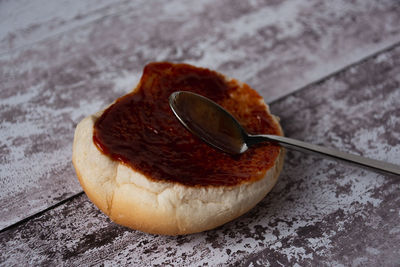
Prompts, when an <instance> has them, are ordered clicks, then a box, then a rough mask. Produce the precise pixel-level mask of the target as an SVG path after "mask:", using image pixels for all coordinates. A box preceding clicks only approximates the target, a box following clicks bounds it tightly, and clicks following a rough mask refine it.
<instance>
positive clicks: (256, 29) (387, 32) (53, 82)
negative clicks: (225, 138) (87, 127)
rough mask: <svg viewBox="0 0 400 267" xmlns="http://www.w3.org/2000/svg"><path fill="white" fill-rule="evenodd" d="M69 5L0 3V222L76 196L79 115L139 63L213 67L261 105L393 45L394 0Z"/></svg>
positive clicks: (397, 29) (98, 104)
mask: <svg viewBox="0 0 400 267" xmlns="http://www.w3.org/2000/svg"><path fill="white" fill-rule="evenodd" d="M74 2H75V1H74ZM71 3H72V2H70V1H66V2H63V3H61V4H59V5H58V4H54V3H51V4H50V1H49V2H46V1H45V0H41V2H25V1H22V0H18V1H15V2H10V1H3V2H1V3H0V5H1V6H0V7H1V8H0V9H1V20H2V22H4V23H0V28H1V31H0V33H1V34H0V38H1V40H0V43H1V45H0V46H1V47H2V48H3V47H4V49H3V50H2V54H1V55H0V81H1V83H0V106H1V109H0V118H1V119H0V129H1V131H0V151H1V154H0V155H1V156H0V185H1V190H0V203H1V204H0V229H1V228H4V227H6V226H8V225H10V224H12V223H15V222H17V221H18V220H20V219H23V218H25V217H26V216H29V215H31V214H34V213H36V212H38V211H41V210H43V209H46V208H47V207H49V206H51V205H53V204H56V203H58V202H59V201H60V200H63V199H66V198H67V197H69V196H71V195H74V194H76V193H77V192H80V191H81V188H80V186H79V184H78V182H77V180H76V177H75V174H74V171H73V169H72V165H71V162H70V159H71V143H72V138H73V132H74V128H75V126H76V124H77V122H78V121H79V120H80V119H82V118H83V117H84V116H86V115H89V114H91V113H93V112H95V111H97V110H99V109H101V108H103V107H104V106H106V105H107V104H108V103H110V102H111V101H113V100H114V99H115V98H116V97H118V96H120V95H123V94H125V93H126V92H128V91H129V90H130V88H132V87H133V86H134V85H135V83H136V81H137V79H138V78H139V76H140V73H141V71H142V68H143V66H144V65H145V64H146V63H147V62H149V61H161V60H170V61H184V62H188V63H193V64H196V65H199V66H206V67H210V68H212V69H217V70H219V71H221V72H223V73H225V74H227V75H229V76H233V77H235V78H238V79H240V80H242V81H245V82H248V83H249V84H250V85H251V86H253V87H254V88H255V89H257V90H258V91H259V92H260V93H261V94H262V95H263V96H264V97H265V98H266V100H267V101H271V100H273V99H276V98H278V97H280V96H283V95H286V94H287V93H289V92H292V91H293V90H296V89H298V88H300V87H302V86H304V85H306V84H308V83H310V82H312V81H315V80H318V79H320V78H321V77H323V76H325V75H328V74H330V73H331V72H333V71H336V70H338V69H341V68H342V67H343V66H346V65H348V64H351V63H354V62H355V61H357V60H359V59H360V58H363V57H365V56H368V55H370V54H371V53H375V52H376V51H379V50H381V49H382V48H385V47H387V46H390V45H392V44H393V43H396V42H399V41H400V24H399V23H398V21H400V9H399V5H398V2H397V1H388V0H386V1H379V2H377V1H374V0H367V1H356V2H351V3H350V2H348V1H330V2H327V1H321V0H313V1H305V0H297V1H288V0H287V1H282V2H276V1H273V2H266V3H264V2H258V1H248V2H246V1H236V2H232V1H217V2H216V1H211V0H207V1H196V4H194V3H192V2H185V1H179V0H174V1H168V2H164V1H162V2H161V1H154V2H148V1H143V2H136V1H135V3H131V1H126V2H121V1H119V2H117V3H115V4H113V5H111V4H110V3H108V2H106V1H99V2H96V1H93V2H92V1H91V0H88V1H87V2H85V1H84V2H83V3H79V4H76V6H74V7H73V8H68V6H69V5H71ZM97 4H98V6H97ZM38 10H39V11H38ZM16 14H21V16H22V17H23V18H21V19H17V18H14V17H15V16H16ZM38 14H39V15H38ZM30 19H31V21H30ZM17 22H18V23H19V22H21V24H18V23H17ZM15 23H16V24H15ZM14 24H15V25H14ZM13 34H14V35H15V36H14V35H13Z"/></svg>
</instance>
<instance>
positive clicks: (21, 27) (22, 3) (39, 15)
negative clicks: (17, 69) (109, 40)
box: [0, 0, 137, 54]
mask: <svg viewBox="0 0 400 267" xmlns="http://www.w3.org/2000/svg"><path fill="white" fill-rule="evenodd" d="M135 2H137V1H135ZM134 6H135V3H132V2H128V3H127V2H126V1H113V2H112V3H111V2H110V1H107V0H85V1H78V2H77V1H73V0H63V1H62V2H60V1H57V2H55V1H51V0H37V1H34V2H33V1H29V0H15V1H1V2H0V54H4V53H6V52H9V51H11V50H16V49H19V48H21V47H28V46H30V45H32V44H34V43H35V42H38V41H41V40H44V39H46V38H49V37H52V36H54V35H57V34H60V33H63V32H66V31H69V30H73V29H75V28H77V27H79V26H82V25H85V24H88V23H90V22H93V21H96V20H98V19H101V18H103V17H104V16H112V15H117V14H119V13H121V12H126V11H127V10H129V8H132V7H134Z"/></svg>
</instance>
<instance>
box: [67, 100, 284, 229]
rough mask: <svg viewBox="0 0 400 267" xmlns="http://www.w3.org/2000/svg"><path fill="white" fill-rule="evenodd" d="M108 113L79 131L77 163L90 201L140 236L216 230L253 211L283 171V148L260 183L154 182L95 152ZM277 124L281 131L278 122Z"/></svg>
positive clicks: (82, 124)
mask: <svg viewBox="0 0 400 267" xmlns="http://www.w3.org/2000/svg"><path fill="white" fill-rule="evenodd" d="M264 105H265V107H266V109H267V110H268V112H269V109H268V106H267V105H266V104H265V103H264ZM102 113H103V111H101V112H98V113H96V114H94V115H91V116H88V117H86V118H84V119H83V120H82V121H81V122H80V123H79V124H78V126H77V127H76V130H75V137H74V142H73V155H72V162H73V164H74V167H75V170H76V173H77V176H78V179H79V182H80V184H81V185H82V188H83V189H84V191H85V192H86V194H87V196H88V197H89V199H90V200H91V201H92V202H93V203H94V204H95V205H96V206H97V207H98V208H99V209H100V210H101V211H102V212H104V213H105V214H106V215H108V216H109V217H110V218H111V220H112V221H114V222H116V223H118V224H121V225H124V226H127V227H130V228H133V229H136V230H140V231H143V232H147V233H151V234H162V235H183V234H191V233H196V232H202V231H205V230H209V229H213V228H215V227H217V226H220V225H222V224H224V223H227V222H229V221H231V220H233V219H235V218H237V217H239V216H240V215H242V214H244V213H245V212H247V211H248V210H250V209H251V208H253V207H254V206H255V205H256V204H257V203H258V202H259V201H261V200H262V199H263V198H264V197H265V196H266V195H267V193H268V192H269V191H270V190H271V189H272V188H273V186H274V185H275V183H276V182H277V179H278V176H279V174H280V172H281V170H282V166H283V161H284V154H285V151H284V149H283V148H280V152H279V156H278V157H277V158H276V159H275V163H274V165H273V166H272V167H271V168H270V169H268V170H267V171H266V173H265V174H264V177H263V178H262V179H260V180H257V181H255V182H244V183H242V184H239V185H236V186H186V185H182V184H179V183H174V182H167V181H155V180H152V179H148V178H147V177H145V176H144V175H142V174H141V173H140V172H138V171H135V170H134V169H132V168H131V167H130V166H127V165H125V164H123V163H121V162H119V161H115V160H113V159H111V158H110V157H108V156H106V155H104V154H103V153H102V152H101V151H99V149H98V148H97V147H96V146H95V144H94V143H93V127H94V123H95V122H96V120H97V118H98V117H100V116H101V114H102ZM274 120H275V122H276V124H277V125H278V126H279V122H278V119H277V118H276V117H274ZM279 128H280V126H279ZM280 131H281V133H282V130H281V128H280Z"/></svg>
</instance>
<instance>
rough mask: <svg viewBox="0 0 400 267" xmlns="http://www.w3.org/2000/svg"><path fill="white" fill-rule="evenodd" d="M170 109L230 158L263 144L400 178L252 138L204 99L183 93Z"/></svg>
mask: <svg viewBox="0 0 400 267" xmlns="http://www.w3.org/2000/svg"><path fill="white" fill-rule="evenodd" d="M169 105H170V107H171V109H172V111H173V112H174V114H175V116H176V117H177V118H178V120H179V121H180V122H181V123H182V124H183V126H185V127H186V129H188V130H189V131H190V132H192V133H193V134H195V135H196V136H198V137H199V138H200V139H202V140H203V141H204V142H206V143H207V144H209V145H211V146H213V147H215V148H217V149H220V150H222V151H224V152H226V153H229V154H241V153H244V152H245V151H246V150H247V149H248V148H249V147H251V146H252V145H255V144H259V143H262V142H274V143H278V144H279V145H281V146H283V147H287V148H292V149H296V150H300V151H303V152H308V153H313V154H317V155H320V156H324V157H328V158H331V159H337V160H343V161H345V162H349V163H353V164H356V165H358V166H362V167H367V168H372V169H373V170H378V171H384V172H388V173H392V174H397V175H400V166H397V165H394V164H391V163H387V162H382V161H378V160H373V159H368V158H364V157H361V156H357V155H352V154H348V153H344V152H341V151H339V150H336V149H332V148H326V147H321V146H317V145H313V144H308V143H305V142H302V141H298V140H295V139H291V138H287V137H283V136H277V135H250V134H248V133H247V132H246V131H245V130H244V128H243V127H242V126H241V125H240V124H239V122H238V121H237V120H236V119H235V118H234V117H233V116H232V115H231V114H230V113H229V112H228V111H226V110H225V109H224V108H223V107H221V106H220V105H218V104H217V103H215V102H213V101H212V100H210V99H208V98H206V97H203V96H201V95H198V94H195V93H192V92H186V91H180V92H174V93H172V94H171V95H170V97H169Z"/></svg>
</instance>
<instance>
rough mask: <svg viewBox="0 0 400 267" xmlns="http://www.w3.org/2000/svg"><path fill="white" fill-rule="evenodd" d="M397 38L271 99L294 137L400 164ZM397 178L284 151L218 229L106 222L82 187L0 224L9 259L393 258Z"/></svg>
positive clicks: (259, 261)
mask: <svg viewBox="0 0 400 267" xmlns="http://www.w3.org/2000/svg"><path fill="white" fill-rule="evenodd" d="M399 73H400V46H398V47H397V48H394V49H392V50H390V51H387V52H384V53H382V54H380V55H378V56H376V57H374V58H370V59H369V60H368V61H366V62H363V63H361V64H359V65H357V66H354V67H351V68H349V69H347V70H345V71H343V72H340V73H338V74H337V75H335V76H333V77H331V78H329V79H327V80H325V81H323V82H320V83H318V84H314V85H312V86H309V87H307V88H305V89H303V90H300V91H298V92H296V93H294V94H292V95H290V96H288V97H285V98H283V99H281V100H280V101H277V102H274V103H273V104H272V106H271V108H272V110H273V111H274V112H275V113H276V114H278V115H280V116H281V120H282V124H283V127H284V129H285V131H286V133H287V135H288V136H292V137H296V138H299V139H303V140H306V141H310V142H313V143H318V144H322V145H331V146H334V147H337V148H340V149H342V150H345V151H352V152H355V153H358V154H362V155H365V156H369V157H372V158H376V159H381V160H386V161H389V162H392V163H396V164H400V157H399V155H400V143H399V142H398V140H399V139H400V136H399V133H400V75H399ZM399 221H400V184H399V177H395V176H385V175H381V174H376V173H373V172H368V171H365V170H361V169H358V168H354V167H350V166H345V165H341V164H337V163H335V162H332V161H328V160H322V159H320V158H316V157H313V156H308V155H305V154H301V153H297V152H289V153H288V155H287V158H286V163H285V166H284V171H283V174H282V176H281V178H280V180H279V182H278V184H277V186H276V187H275V188H274V189H273V191H272V192H271V193H270V194H269V195H268V196H267V197H266V198H265V199H264V200H263V201H262V202H261V203H260V204H259V205H257V206H256V208H254V209H253V210H251V211H250V212H249V213H247V214H246V215H244V216H242V217H240V218H239V219H237V220H235V221H233V222H231V223H228V224H226V225H224V226H222V227H220V228H218V229H215V230H212V231H208V232H204V233H199V234H195V235H188V236H181V237H165V236H153V235H148V234H144V233H141V232H138V231H134V230H129V229H126V228H124V227H120V226H117V225H115V224H113V223H111V222H110V221H109V220H108V219H107V218H106V217H105V216H104V215H103V214H101V213H100V212H99V211H98V210H97V209H96V208H95V207H94V206H93V205H92V204H91V203H90V202H89V200H88V199H87V198H86V196H85V195H81V196H79V197H77V198H75V199H74V200H73V201H70V202H68V203H66V204H65V205H62V206H59V207H57V208H56V209H54V210H51V211H49V212H47V213H46V214H44V215H42V216H40V217H38V218H35V219H33V220H31V221H29V222H27V223H25V224H23V225H19V226H18V227H15V228H13V229H10V230H8V231H5V232H2V233H1V234H0V249H1V251H2V253H1V255H0V262H1V263H2V265H4V266H9V265H27V264H34V265H53V264H64V265H89V264H90V265H95V264H104V265H113V266H114V265H135V266H139V265H140V266H149V265H162V266H164V265H182V266H187V265H195V266H201V265H212V266H214V265H217V264H224V265H225V264H232V265H235V266H236V265H239V266H240V265H244V266H249V265H252V266H266V265H272V266H275V265H279V264H281V265H285V266H293V265H294V264H295V263H297V264H299V265H300V266H325V265H326V266H330V265H345V266H348V265H363V266H378V265H383V266H394V265H396V264H397V263H398V260H399V258H400V236H399V231H400V228H399Z"/></svg>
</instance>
